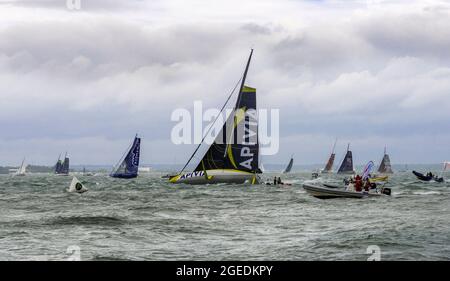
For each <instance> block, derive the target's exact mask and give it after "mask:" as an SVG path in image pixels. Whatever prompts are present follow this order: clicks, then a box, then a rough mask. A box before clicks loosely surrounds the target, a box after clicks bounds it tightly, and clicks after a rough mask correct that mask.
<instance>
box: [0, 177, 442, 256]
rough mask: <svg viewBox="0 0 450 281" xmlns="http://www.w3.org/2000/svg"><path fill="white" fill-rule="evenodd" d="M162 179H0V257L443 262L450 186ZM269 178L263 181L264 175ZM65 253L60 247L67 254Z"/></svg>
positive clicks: (399, 180) (407, 180)
mask: <svg viewBox="0 0 450 281" xmlns="http://www.w3.org/2000/svg"><path fill="white" fill-rule="evenodd" d="M161 175H162V173H156V172H155V173H152V174H147V175H142V176H140V177H139V178H137V179H135V180H119V179H112V178H109V177H107V176H106V175H99V176H81V175H80V176H78V177H79V179H80V180H81V181H82V182H83V183H85V185H86V186H87V187H88V188H89V192H87V193H84V194H82V195H80V194H72V193H68V192H66V189H67V187H68V185H69V183H70V181H71V179H72V177H62V176H54V175H29V176H26V177H10V176H0V225H1V227H0V259H1V260H65V259H67V258H69V257H71V255H70V254H68V253H67V252H66V251H67V248H68V247H69V246H72V245H75V246H77V247H79V249H80V253H81V259H83V260H102V259H105V260H117V259H120V260H122V259H125V260H168V259H170V260H187V259H195V260H206V259H208V260H236V259H239V260H366V259H367V258H368V257H369V255H368V254H366V249H367V247H368V246H369V245H377V246H378V247H379V248H380V250H381V259H382V260H383V259H384V260H448V259H450V204H449V203H450V183H449V182H446V183H443V184H442V183H441V184H439V183H423V182H418V181H416V180H415V179H414V177H413V175H412V174H409V173H403V174H396V175H394V176H393V177H392V178H391V181H390V186H391V187H392V189H393V196H392V198H373V199H372V198H367V199H360V200H356V199H335V200H319V199H315V198H312V197H310V196H309V195H308V194H306V193H305V192H304V190H303V189H302V188H301V183H302V182H303V181H304V180H308V179H309V178H310V174H309V173H295V174H291V175H289V176H288V177H287V178H285V179H288V180H291V181H293V182H294V185H293V186H289V187H283V188H280V187H274V186H263V185H255V186H248V185H211V186H185V185H169V184H167V183H166V181H165V180H164V179H161V178H160V176H161ZM267 178H270V175H268V176H267ZM69 252H70V251H69Z"/></svg>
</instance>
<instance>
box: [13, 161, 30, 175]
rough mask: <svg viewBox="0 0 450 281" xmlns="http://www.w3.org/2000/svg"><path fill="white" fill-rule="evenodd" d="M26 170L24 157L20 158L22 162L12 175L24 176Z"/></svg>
mask: <svg viewBox="0 0 450 281" xmlns="http://www.w3.org/2000/svg"><path fill="white" fill-rule="evenodd" d="M26 171H27V165H26V164H25V158H23V160H22V164H20V167H19V168H18V169H17V171H16V173H15V174H14V176H25V174H26Z"/></svg>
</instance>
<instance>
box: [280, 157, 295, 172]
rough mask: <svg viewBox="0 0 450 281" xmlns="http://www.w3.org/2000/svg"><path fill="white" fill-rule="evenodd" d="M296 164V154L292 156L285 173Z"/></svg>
mask: <svg viewBox="0 0 450 281" xmlns="http://www.w3.org/2000/svg"><path fill="white" fill-rule="evenodd" d="M293 165H294V156H291V160H289V164H288V165H287V167H286V169H284V171H283V174H287V173H289V172H290V171H291V170H292V166H293Z"/></svg>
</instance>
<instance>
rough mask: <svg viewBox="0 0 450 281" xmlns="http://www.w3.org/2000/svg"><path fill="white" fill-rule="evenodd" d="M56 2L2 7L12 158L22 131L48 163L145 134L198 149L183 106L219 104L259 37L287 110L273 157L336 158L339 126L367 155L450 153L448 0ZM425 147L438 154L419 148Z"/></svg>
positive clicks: (274, 95)
mask: <svg viewBox="0 0 450 281" xmlns="http://www.w3.org/2000/svg"><path fill="white" fill-rule="evenodd" d="M45 2H46V3H43V4H42V3H39V4H36V3H34V4H33V3H31V2H28V1H15V2H14V3H12V2H11V1H10V2H9V3H8V4H5V5H3V7H4V9H2V11H0V16H2V18H4V22H5V25H3V26H2V27H1V28H0V38H2V40H1V41H0V96H1V99H2V102H1V103H0V126H1V127H2V133H1V135H0V140H1V141H2V142H3V145H2V146H0V154H1V155H2V159H3V160H2V161H5V162H8V163H9V162H14V161H16V160H15V158H17V157H18V156H17V155H14V154H15V153H11V152H10V150H11V149H13V147H14V143H16V142H22V143H24V145H22V146H20V149H23V151H27V152H28V153H30V154H32V155H34V157H35V159H36V161H42V162H47V163H48V161H49V157H47V156H44V154H45V155H52V157H53V158H54V155H55V154H56V155H57V154H58V153H59V151H60V150H61V149H62V147H63V146H64V145H63V144H64V143H66V144H67V146H68V147H69V148H67V149H68V150H70V151H73V153H74V154H78V155H83V157H85V158H84V159H85V161H86V163H88V162H90V164H94V163H95V162H97V163H105V162H110V161H111V160H112V159H113V158H114V159H115V157H112V156H111V155H109V154H108V156H105V152H104V151H103V150H101V149H98V152H95V151H97V150H96V149H90V148H89V149H87V148H84V146H86V145H87V143H89V142H91V143H92V145H91V147H92V148H101V147H105V148H110V149H111V151H113V150H114V151H116V150H120V149H119V147H122V146H124V145H125V146H126V144H127V142H128V139H129V138H131V137H132V136H133V135H134V134H135V133H136V132H139V133H141V134H143V135H145V139H146V141H148V143H149V145H148V147H150V146H151V148H147V149H148V150H151V152H152V155H151V156H149V155H148V154H147V156H146V157H148V158H149V159H150V160H151V161H155V162H159V163H163V162H165V160H167V159H169V160H167V161H166V163H171V161H172V159H173V158H174V154H179V155H177V158H178V159H183V158H186V159H187V157H188V156H189V154H190V153H191V151H192V149H191V148H192V147H179V146H178V147H176V146H174V145H171V143H170V139H169V137H170V130H171V128H172V126H173V125H174V123H172V122H171V121H170V115H171V112H172V111H173V110H174V109H176V108H178V107H184V108H188V109H192V106H193V102H194V101H195V100H203V101H204V104H205V107H216V108H217V107H219V108H220V107H221V105H222V103H223V102H224V101H225V99H226V96H227V95H228V93H229V91H230V90H231V89H232V87H233V86H234V85H235V83H236V82H237V80H238V79H239V76H240V75H241V73H242V71H243V67H244V64H245V61H246V59H247V55H248V52H249V49H250V48H251V47H254V48H255V54H254V59H253V62H252V66H251V68H250V71H249V76H248V84H249V85H251V86H255V87H256V88H257V92H258V106H259V107H263V108H280V114H281V118H282V120H281V135H282V140H281V143H282V147H281V150H280V154H279V155H276V156H274V157H269V158H268V161H272V162H284V161H285V159H286V158H288V157H289V155H290V154H292V153H295V154H296V155H298V156H299V157H301V158H302V160H301V161H300V162H302V163H317V162H319V161H324V160H323V158H324V154H326V153H324V152H327V151H328V147H329V146H330V143H331V142H332V141H333V139H334V138H335V137H336V136H337V137H339V138H340V139H346V140H348V141H351V142H352V143H354V148H355V151H359V152H360V153H361V155H364V157H372V156H373V155H372V154H370V153H366V152H365V151H376V153H378V152H379V151H380V149H382V147H383V146H384V144H387V145H388V146H389V147H392V151H395V152H396V153H397V152H398V154H397V155H396V156H397V157H395V159H397V160H398V161H406V160H408V161H416V162H420V161H421V160H424V161H425V158H426V161H436V162H438V161H440V159H439V158H440V157H442V155H443V154H445V150H444V149H443V148H438V147H437V146H436V145H435V144H436V143H437V142H439V141H437V140H438V139H439V138H442V139H448V136H447V133H446V132H447V131H448V129H450V128H449V125H448V122H447V120H449V119H450V110H449V109H450V99H449V97H448V91H449V89H450V66H449V56H448V51H447V50H448V49H449V47H450V40H449V39H448V38H450V36H449V35H450V34H448V33H449V31H448V29H447V28H446V26H450V17H448V13H449V10H447V9H445V7H444V8H443V7H442V5H443V4H442V3H437V4H433V3H430V2H427V3H425V4H420V5H419V4H417V3H416V2H414V5H411V6H401V7H399V6H398V5H393V4H389V5H387V6H384V3H381V4H380V5H379V7H376V8H373V7H372V8H370V9H367V7H363V5H362V4H361V3H358V2H357V1H356V2H354V3H352V4H351V5H349V6H343V5H342V3H341V2H339V1H331V2H330V1H320V3H312V2H311V1H306V2H305V1H287V2H285V1H280V2H277V3H276V4H274V6H273V11H272V12H273V13H271V12H270V9H269V6H268V2H266V1H262V2H261V3H260V4H258V3H259V2H258V3H257V2H249V3H247V2H246V4H245V5H244V6H245V7H246V8H248V7H250V6H252V5H253V8H254V10H251V9H246V8H245V9H244V8H239V9H238V11H237V14H233V13H231V12H232V9H231V8H230V7H231V6H232V4H235V2H234V1H231V2H230V3H228V2H220V1H219V2H217V3H215V4H217V6H216V8H214V9H213V8H212V7H211V5H212V4H208V5H206V6H202V5H200V4H202V3H203V2H201V1H194V2H192V3H191V4H189V5H188V4H186V3H182V2H180V1H166V2H160V1H153V2H152V3H150V2H148V1H145V2H142V3H140V2H139V1H136V3H135V2H132V3H129V4H124V3H128V2H126V1H113V2H112V3H111V4H106V3H105V2H104V1H98V2H96V3H95V4H94V3H93V4H90V5H93V6H92V7H97V8H98V9H97V8H96V9H94V8H93V9H86V10H82V11H81V12H79V13H78V12H73V13H69V12H67V11H66V10H59V8H55V7H57V5H58V3H59V2H58V1H45ZM138 2H139V3H138ZM89 3H91V2H89ZM108 3H109V2H108ZM41 4H42V5H41ZM176 4H179V6H177V5H176ZM29 5H39V6H37V7H38V9H34V8H36V6H33V7H31V6H29ZM102 5H103V6H105V7H108V8H110V11H112V12H111V13H109V12H105V11H104V10H101V9H100V8H101V7H100V6H102ZM122 5H124V7H122ZM125 6H126V7H125ZM444 6H445V5H444ZM3 7H2V8H3ZM155 7H156V8H155ZM153 8H155V9H153ZM196 8H198V10H196ZM183 12H184V13H183ZM208 12H209V13H208ZM19 15H20V16H19ZM317 15H325V16H326V18H325V19H323V18H318V17H317ZM419 136H421V138H422V140H423V142H421V141H419V140H418V138H419ZM292 140H294V141H292ZM25 143H26V145H25ZM299 143H301V145H298V144H299ZM102 144H104V146H103V145H102ZM418 145H419V146H420V147H423V146H426V147H427V149H429V150H430V151H429V153H428V155H429V156H427V157H424V156H423V154H418V153H416V154H414V149H416V150H417V146H418ZM397 146H401V147H402V148H397ZM26 147H30V149H28V148H26ZM157 147H160V148H161V149H157ZM313 147H314V148H315V149H312V148H313ZM320 147H321V149H322V153H320V151H321V150H320ZM380 147H381V148H380ZM403 147H405V148H404V149H403ZM31 148H33V149H36V150H39V151H44V153H41V154H33V152H32V151H31ZM63 150H65V149H63ZM86 151H88V152H86ZM312 152H314V153H312ZM87 153H88V154H89V155H90V156H89V157H88V156H87ZM412 154H413V155H416V156H414V157H413V156H411V155H412ZM431 155H433V156H431ZM119 156H120V155H119ZM364 157H362V160H361V162H363V161H365V160H363V159H364ZM19 158H20V157H19ZM50 158H51V157H50ZM53 158H52V159H53ZM180 161H181V160H180ZM81 162H82V161H81V160H80V162H79V163H81ZM144 162H147V161H146V160H145V159H144ZM148 162H149V161H148ZM393 162H396V161H395V160H393ZM0 164H1V163H0ZM48 164H50V163H48Z"/></svg>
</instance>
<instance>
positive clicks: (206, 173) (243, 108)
mask: <svg viewBox="0 0 450 281" xmlns="http://www.w3.org/2000/svg"><path fill="white" fill-rule="evenodd" d="M252 54H253V49H252V50H251V52H250V56H249V58H248V61H247V65H246V67H245V71H244V74H243V76H242V79H241V80H240V82H241V83H240V88H239V93H238V97H237V101H236V105H235V107H234V110H233V112H232V113H231V114H230V116H229V117H228V119H227V121H226V122H225V124H224V125H223V127H222V129H221V131H220V133H219V134H218V136H217V137H216V139H215V140H214V142H213V144H211V146H210V147H209V149H208V150H207V152H206V153H205V154H204V156H203V157H202V158H201V160H200V162H199V163H198V165H197V166H196V168H195V169H194V171H192V172H189V173H183V172H184V170H185V168H186V167H187V165H188V164H189V163H190V161H191V160H192V158H193V157H194V155H195V154H196V153H197V151H198V149H199V148H200V146H201V145H202V143H203V141H204V140H205V138H206V136H207V135H208V132H209V131H208V132H207V133H206V134H205V136H204V137H203V140H202V141H201V142H200V144H199V145H198V146H197V148H196V149H195V151H194V153H193V154H192V156H191V157H190V158H189V160H188V161H187V163H186V164H185V165H184V167H183V169H181V171H180V172H179V173H178V174H177V175H175V176H171V177H170V178H169V182H171V183H186V184H210V183H236V184H240V183H245V182H250V183H252V184H253V183H257V182H258V177H257V174H259V173H261V170H260V168H259V166H258V164H259V161H258V160H259V141H258V118H257V112H256V89H255V88H251V87H249V86H246V85H245V79H246V77H247V72H248V69H249V66H250V61H251V58H252ZM236 87H237V85H236ZM236 87H235V89H236ZM234 92H235V91H234V90H233V91H232V92H231V94H230V95H229V97H228V99H227V101H226V102H225V104H224V105H223V107H222V110H221V111H220V114H221V113H222V112H223V109H224V108H225V106H226V104H227V103H228V101H229V99H230V98H231V96H232V95H233V93H234ZM216 121H217V118H216V120H215V121H214V122H216ZM212 127H213V126H211V127H210V128H212ZM238 136H239V141H238Z"/></svg>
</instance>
